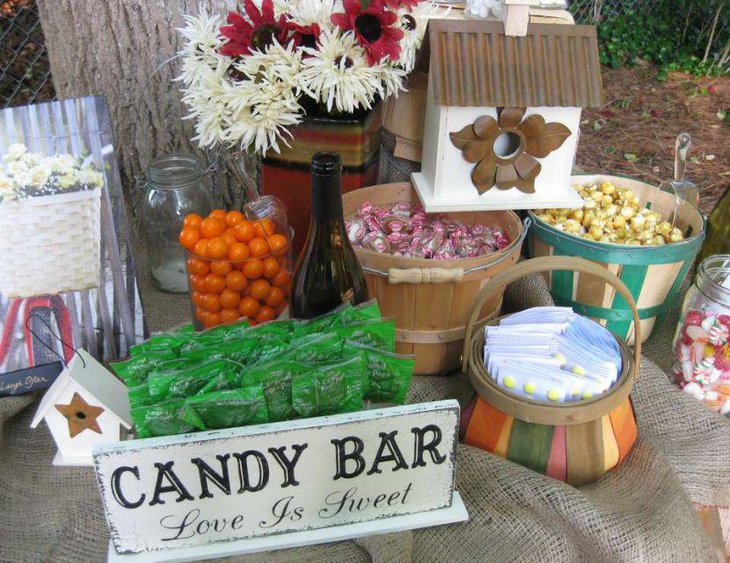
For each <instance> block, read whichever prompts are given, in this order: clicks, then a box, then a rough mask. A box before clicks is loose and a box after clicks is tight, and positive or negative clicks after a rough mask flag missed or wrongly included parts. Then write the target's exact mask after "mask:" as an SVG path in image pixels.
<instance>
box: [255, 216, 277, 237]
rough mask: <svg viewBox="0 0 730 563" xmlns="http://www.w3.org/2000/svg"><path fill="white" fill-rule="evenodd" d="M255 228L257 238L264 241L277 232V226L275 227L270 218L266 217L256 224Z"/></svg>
mask: <svg viewBox="0 0 730 563" xmlns="http://www.w3.org/2000/svg"><path fill="white" fill-rule="evenodd" d="M254 228H255V229H256V236H257V237H261V238H264V239H265V238H267V237H270V236H271V235H273V234H274V233H275V232H276V225H274V222H273V221H272V220H271V219H270V218H269V217H264V218H263V219H261V220H259V221H256V222H255V223H254Z"/></svg>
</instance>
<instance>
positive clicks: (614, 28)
mask: <svg viewBox="0 0 730 563" xmlns="http://www.w3.org/2000/svg"><path fill="white" fill-rule="evenodd" d="M570 10H571V12H572V13H573V14H574V15H575V16H576V19H577V21H578V22H579V23H596V24H597V25H598V41H599V47H600V54H601V62H602V63H603V64H605V65H608V66H611V67H620V66H633V65H635V64H636V63H637V62H639V61H647V62H650V63H654V64H656V65H658V66H659V68H660V70H659V77H660V78H662V77H664V76H666V73H667V72H669V71H672V70H680V71H685V72H689V73H692V74H695V75H720V74H728V73H730V0H654V1H647V0H636V1H634V2H611V1H610V0H609V1H608V2H607V1H605V0H575V1H574V2H572V3H571V6H570ZM595 13H600V14H601V19H600V21H598V22H594V21H591V18H592V15H593V14H595ZM716 17H717V23H716V25H715V31H714V34H713V35H712V40H711V42H710V36H711V31H712V26H713V22H714V20H715V18H716ZM708 43H710V48H709V50H708V51H707V57H706V59H705V52H706V50H707V45H708ZM703 59H705V60H703Z"/></svg>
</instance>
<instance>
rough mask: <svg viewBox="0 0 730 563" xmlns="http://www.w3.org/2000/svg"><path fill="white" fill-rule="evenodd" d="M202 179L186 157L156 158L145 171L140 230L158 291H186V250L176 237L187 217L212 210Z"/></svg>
mask: <svg viewBox="0 0 730 563" xmlns="http://www.w3.org/2000/svg"><path fill="white" fill-rule="evenodd" d="M202 176H203V175H202V172H201V170H200V166H199V164H198V161H197V159H196V158H195V157H194V156H192V155H189V154H168V155H164V156H159V157H157V158H155V159H154V160H152V162H151V163H150V166H149V168H148V169H147V183H146V185H145V193H144V199H143V202H142V209H141V213H140V214H141V226H142V233H143V236H144V242H145V247H146V250H147V257H148V263H149V269H150V275H151V277H152V281H153V282H154V284H155V286H156V287H157V288H158V289H159V290H161V291H165V292H168V293H186V292H187V291H188V281H187V273H186V270H185V250H184V249H183V247H182V246H180V243H179V242H178V235H179V233H180V229H181V228H182V224H183V219H184V218H185V216H186V215H189V214H190V213H199V214H200V215H202V216H206V215H208V213H210V211H211V210H212V209H213V201H212V197H211V195H210V193H209V192H208V189H207V188H206V187H205V185H204V184H203V182H202Z"/></svg>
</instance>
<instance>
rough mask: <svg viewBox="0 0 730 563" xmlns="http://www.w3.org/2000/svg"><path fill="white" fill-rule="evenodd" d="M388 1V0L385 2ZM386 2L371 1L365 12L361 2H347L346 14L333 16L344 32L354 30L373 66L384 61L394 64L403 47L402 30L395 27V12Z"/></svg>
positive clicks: (358, 0)
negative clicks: (387, 60)
mask: <svg viewBox="0 0 730 563" xmlns="http://www.w3.org/2000/svg"><path fill="white" fill-rule="evenodd" d="M386 1H388V0H386ZM382 2H383V0H372V2H370V5H369V6H368V7H367V8H366V9H363V7H362V4H361V3H360V0H344V2H343V4H344V7H345V13H344V14H332V16H331V20H332V23H333V24H335V25H336V26H337V27H339V28H340V29H342V30H343V31H349V30H352V31H354V32H355V37H356V38H357V40H358V42H359V43H360V45H361V46H362V48H363V49H365V54H366V55H367V57H368V64H369V65H370V66H373V65H374V64H377V63H379V62H380V61H381V60H382V59H383V58H387V59H390V60H391V61H396V60H398V57H400V45H399V44H398V42H399V41H400V40H401V39H402V38H403V31H402V30H400V29H398V28H396V27H393V24H394V23H395V22H396V21H397V20H398V16H397V15H396V13H395V12H390V11H388V10H386V9H385V5H384V4H383V3H382Z"/></svg>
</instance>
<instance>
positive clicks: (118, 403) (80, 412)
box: [31, 350, 132, 465]
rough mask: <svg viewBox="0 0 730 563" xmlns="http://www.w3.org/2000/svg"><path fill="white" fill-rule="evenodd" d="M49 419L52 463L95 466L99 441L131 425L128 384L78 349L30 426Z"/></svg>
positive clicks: (120, 435) (119, 435)
mask: <svg viewBox="0 0 730 563" xmlns="http://www.w3.org/2000/svg"><path fill="white" fill-rule="evenodd" d="M41 420H45V421H46V424H48V428H49V429H50V431H51V434H52V436H53V439H54V440H55V442H56V446H57V447H58V453H57V454H56V457H54V458H53V465H92V457H91V451H92V449H93V447H94V445H96V444H99V443H101V442H119V441H120V440H123V439H124V438H125V437H126V434H127V430H129V429H130V428H131V427H132V417H131V415H130V412H129V398H128V394H127V388H126V387H125V385H124V384H123V383H122V382H121V381H119V380H118V379H117V378H116V377H114V375H113V374H112V373H111V372H110V371H109V370H107V369H106V368H105V367H104V366H102V365H101V364H100V363H99V362H98V361H97V360H95V359H94V358H93V357H92V356H91V355H90V354H89V353H87V352H86V351H85V350H79V351H78V352H77V354H76V355H74V357H73V359H72V360H71V361H70V362H69V363H68V366H66V369H64V370H63V371H62V372H61V374H60V375H59V376H58V378H57V379H56V381H55V382H54V383H53V385H52V386H51V387H50V388H49V389H48V391H47V392H46V394H45V396H44V397H43V400H42V401H41V404H40V406H39V407H38V411H37V412H36V414H35V417H34V418H33V422H32V423H31V428H35V427H37V426H38V424H39V423H40V422H41Z"/></svg>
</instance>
